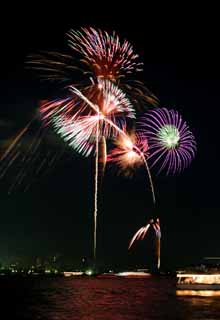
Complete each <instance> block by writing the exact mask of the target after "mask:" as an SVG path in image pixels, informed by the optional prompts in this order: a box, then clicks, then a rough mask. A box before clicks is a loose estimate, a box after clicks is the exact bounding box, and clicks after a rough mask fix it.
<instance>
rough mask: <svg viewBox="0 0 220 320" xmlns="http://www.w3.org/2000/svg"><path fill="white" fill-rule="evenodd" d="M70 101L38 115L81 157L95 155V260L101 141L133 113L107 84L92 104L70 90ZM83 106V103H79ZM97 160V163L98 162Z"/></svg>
mask: <svg viewBox="0 0 220 320" xmlns="http://www.w3.org/2000/svg"><path fill="white" fill-rule="evenodd" d="M69 90H70V92H71V93H72V95H73V96H72V97H68V98H67V99H61V100H60V101H58V100H55V101H52V102H46V103H44V104H43V105H42V106H41V108H40V112H41V114H42V119H43V121H44V122H45V124H46V125H52V126H53V127H54V128H55V131H56V132H57V133H58V134H59V135H61V137H62V139H63V140H64V141H66V142H67V143H68V144H69V145H70V146H71V147H73V148H74V149H75V150H76V151H78V152H79V153H81V154H82V155H84V156H89V155H90V154H91V153H94V152H95V157H96V159H95V190H94V193H95V195H94V201H95V203H94V258H95V256H96V233H97V201H98V176H99V167H98V162H99V160H100V156H99V154H100V152H99V145H100V147H102V148H103V149H101V150H102V157H101V160H102V174H103V173H104V166H105V162H106V160H105V158H106V156H105V149H106V148H105V143H106V142H105V141H106V139H107V138H116V137H117V136H118V135H119V134H121V133H123V134H124V131H123V130H122V129H121V128H122V127H123V126H125V121H126V118H131V119H134V118H135V112H134V109H133V106H132V105H131V103H130V101H129V100H128V99H127V98H126V96H125V94H124V93H123V92H122V91H121V90H120V89H119V88H118V87H117V86H115V85H114V84H113V83H112V82H110V81H108V80H105V81H104V80H100V81H99V91H100V92H99V95H98V98H97V99H96V103H93V102H92V101H90V99H88V98H87V96H85V95H84V93H83V92H82V91H80V90H79V89H77V88H75V87H73V86H71V87H70V88H69ZM82 102H83V103H82ZM101 160H100V161H101Z"/></svg>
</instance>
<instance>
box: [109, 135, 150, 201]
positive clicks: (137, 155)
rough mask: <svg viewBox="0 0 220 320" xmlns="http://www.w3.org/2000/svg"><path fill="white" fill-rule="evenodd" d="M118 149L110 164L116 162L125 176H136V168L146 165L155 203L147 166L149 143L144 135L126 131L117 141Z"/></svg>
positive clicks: (113, 154) (113, 151) (110, 154)
mask: <svg viewBox="0 0 220 320" xmlns="http://www.w3.org/2000/svg"><path fill="white" fill-rule="evenodd" d="M115 144H116V146H117V147H116V148H114V149H113V150H112V151H111V152H110V153H109V155H108V158H107V160H108V161H109V162H115V163H117V165H118V166H119V168H120V171H121V172H122V173H123V174H124V175H125V176H131V175H133V174H134V171H135V169H136V168H138V167H140V166H141V165H145V167H146V169H147V173H148V177H149V180H150V185H151V191H152V196H153V202H154V203H155V193H154V186H153V181H152V178H151V174H150V170H149V167H148V164H147V160H146V159H147V157H148V142H147V139H146V138H145V137H144V136H143V135H142V134H135V133H134V132H132V133H130V134H128V133H127V132H126V131H125V130H124V132H122V133H121V134H120V135H119V136H118V137H117V140H115Z"/></svg>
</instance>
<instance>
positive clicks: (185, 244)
mask: <svg viewBox="0 0 220 320" xmlns="http://www.w3.org/2000/svg"><path fill="white" fill-rule="evenodd" d="M200 9H201V8H200ZM206 9H207V8H203V10H202V11H198V10H197V9H196V8H194V10H193V9H192V8H186V7H185V8H181V7H180V8H175V12H174V13H172V12H171V11H169V10H168V8H167V12H168V13H165V12H163V10H161V12H160V13H159V12H158V11H157V9H156V8H149V10H146V9H144V8H141V7H137V8H132V7H129V8H127V9H124V10H122V9H119V10H118V11H117V9H116V7H114V6H112V7H111V8H109V9H107V8H106V9H104V8H103V10H102V11H100V8H99V9H98V8H95V7H93V9H92V11H90V10H89V8H87V11H86V12H84V10H83V8H70V7H66V8H64V7H62V8H60V7H58V6H57V7H55V8H50V9H49V11H48V10H47V11H45V10H46V9H44V8H43V7H38V8H37V10H35V9H34V8H32V9H31V8H26V10H25V11H22V9H21V8H20V11H22V14H20V13H21V12H20V11H19V12H16V10H15V11H14V14H13V13H11V11H10V10H9V9H8V10H5V11H3V12H2V15H5V16H6V17H8V19H7V18H6V22H3V21H2V22H1V60H0V64H1V68H0V70H1V72H0V84H1V89H0V90H1V100H0V101H1V102H0V103H1V108H0V116H1V117H0V129H1V130H0V132H1V136H0V141H1V145H2V146H4V143H5V142H6V141H7V140H8V139H10V138H11V137H12V136H13V135H15V134H16V132H19V130H21V129H22V127H23V126H25V124H26V123H27V122H28V121H29V120H30V119H31V118H32V117H33V116H34V114H35V112H36V110H37V108H38V103H39V101H40V100H42V99H45V98H47V97H48V96H50V95H51V94H53V95H54V94H55V90H57V88H55V87H53V86H52V85H51V84H48V83H47V82H45V83H40V82H39V79H38V78H37V77H34V75H33V72H31V71H29V70H26V69H25V61H26V59H27V56H28V54H31V53H36V52H39V51H40V50H45V51H50V50H54V51H59V52H64V53H66V52H68V53H69V52H70V51H68V50H69V49H68V46H67V38H66V35H65V34H66V32H68V31H69V29H70V28H73V29H78V28H80V27H81V26H94V27H99V28H103V29H106V30H108V31H112V30H115V31H116V32H117V33H118V34H119V35H120V36H121V38H126V39H127V40H129V41H130V42H131V43H132V44H133V46H134V48H135V51H136V52H137V53H139V55H140V58H141V59H142V60H143V61H144V73H143V75H138V77H139V79H142V80H144V82H145V84H146V86H147V87H148V88H149V89H150V90H151V91H152V92H153V93H154V94H155V95H156V96H157V97H158V98H159V99H160V106H164V107H169V108H171V107H173V108H175V109H177V110H178V111H179V112H180V113H181V114H182V116H183V118H184V119H185V121H187V123H188V125H189V126H190V128H191V131H192V132H193V133H194V135H195V137H196V141H197V144H198V152H197V155H196V158H195V160H194V161H193V162H192V165H191V167H190V168H188V169H186V170H185V171H184V172H183V173H182V174H180V175H179V176H173V177H172V176H169V177H166V176H165V175H160V176H156V172H155V171H152V175H153V178H154V183H155V189H156V197H157V204H156V208H154V209H153V207H152V201H151V193H150V188H149V184H148V180H147V176H146V173H145V171H144V169H140V170H138V171H137V174H136V175H135V177H134V178H133V179H126V178H123V177H121V176H117V175H116V170H114V169H113V168H110V167H108V168H107V172H106V176H105V179H104V181H103V186H102V194H101V196H100V199H99V212H98V219H99V228H98V258H99V259H100V260H101V261H104V262H106V263H107V262H109V263H113V264H115V265H117V264H123V263H124V264H129V263H130V264H133V265H134V264H140V265H141V264H142V265H144V264H145V263H147V254H148V248H149V246H150V245H149V240H146V241H143V242H142V243H141V244H138V245H137V246H135V247H134V248H133V250H132V251H131V252H128V251H127V245H128V241H129V240H130V238H131V236H132V235H133V233H134V232H135V231H136V230H137V229H138V228H139V227H141V226H142V225H144V224H145V223H146V221H147V219H148V218H149V217H150V216H152V215H158V216H159V217H160V219H161V228H162V248H161V250H162V265H163V266H164V267H166V266H168V265H170V264H172V265H176V266H179V265H181V264H188V263H191V262H197V261H199V259H200V258H201V257H204V256H219V255H220V251H219V248H220V232H219V225H220V210H219V179H220V172H219V116H220V111H219V101H220V91H219V85H220V78H219V74H220V63H219V53H220V52H219V48H218V47H219V44H218V42H219V34H218V29H219V26H218V22H217V20H216V17H215V14H214V11H215V10H214V8H213V9H212V10H208V9H207V10H206ZM31 138H32V134H31V133H29V135H28V136H27V137H26V142H25V143H26V146H28V144H29V143H30V140H31ZM25 143H24V144H25ZM63 148H64V144H63V142H62V140H61V139H60V138H58V137H57V136H56V134H55V133H53V132H49V133H48V136H47V138H46V139H45V143H44V145H43V147H42V156H43V154H44V152H45V150H46V149H47V150H48V149H50V150H51V152H55V153H56V152H58V151H59V150H60V151H62V150H63ZM16 165H19V164H16ZM34 170H35V169H34ZM15 171H16V166H15V168H12V171H11V172H9V174H8V175H6V176H5V177H3V178H2V179H1V180H0V190H1V193H0V199H1V223H0V262H1V261H2V262H4V261H8V260H10V259H11V260H13V259H14V260H16V259H18V257H23V258H27V257H33V256H34V257H37V256H49V255H53V254H60V255H61V256H62V257H65V258H68V259H70V260H71V259H73V261H79V260H80V259H81V258H82V257H84V256H86V257H91V255H92V221H93V217H92V214H93V173H94V159H92V158H89V159H84V158H81V157H79V156H77V155H76V154H75V153H74V152H73V151H72V150H71V149H70V148H65V152H64V153H63V156H62V157H61V159H60V161H59V162H57V164H56V167H54V168H53V169H51V170H46V169H45V172H43V173H42V174H41V175H39V176H37V177H35V178H33V176H31V177H30V182H32V183H31V187H30V188H29V189H28V191H27V192H23V189H24V188H23V187H25V186H20V188H18V190H17V191H16V192H13V193H12V194H10V195H8V188H9V186H10V184H11V182H12V180H13V174H14V173H13V172H15ZM25 181H27V180H25ZM25 183H26V182H25Z"/></svg>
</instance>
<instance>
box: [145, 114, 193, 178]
mask: <svg viewBox="0 0 220 320" xmlns="http://www.w3.org/2000/svg"><path fill="white" fill-rule="evenodd" d="M140 125H141V126H142V133H143V134H144V135H146V137H147V139H148V143H149V152H150V156H149V159H150V160H151V161H152V167H153V166H154V165H155V164H156V163H160V169H159V172H160V171H161V170H163V169H166V170H167V173H170V172H173V173H176V172H180V171H181V170H183V169H185V168H186V167H188V166H189V164H190V163H191V161H192V159H193V158H194V156H195V152H196V142H195V138H194V136H193V134H192V133H191V132H190V131H189V127H188V126H187V124H186V122H185V121H183V120H182V117H181V115H180V114H179V113H178V112H177V111H174V110H168V109H166V108H162V109H159V108H157V109H153V110H150V111H149V112H147V113H146V114H145V115H144V117H143V118H142V121H141V123H140Z"/></svg>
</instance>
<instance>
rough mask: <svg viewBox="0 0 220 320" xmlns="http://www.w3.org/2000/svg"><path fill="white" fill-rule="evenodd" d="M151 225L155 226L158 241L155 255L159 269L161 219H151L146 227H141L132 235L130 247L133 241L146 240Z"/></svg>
mask: <svg viewBox="0 0 220 320" xmlns="http://www.w3.org/2000/svg"><path fill="white" fill-rule="evenodd" d="M150 226H152V227H153V229H154V231H155V236H156V243H155V255H156V257H157V269H158V270H159V268H160V239H161V228H160V220H159V219H158V218H157V219H155V220H154V219H150V221H149V222H148V224H147V225H146V226H145V227H141V228H140V229H139V230H138V231H137V232H136V233H135V234H134V236H133V237H132V239H131V241H130V242H129V246H128V249H130V248H131V247H132V245H133V243H134V242H135V241H137V240H144V238H145V236H146V234H147V231H148V229H149V228H150Z"/></svg>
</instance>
